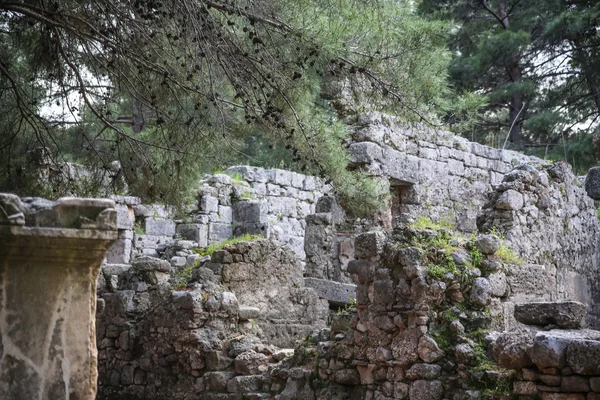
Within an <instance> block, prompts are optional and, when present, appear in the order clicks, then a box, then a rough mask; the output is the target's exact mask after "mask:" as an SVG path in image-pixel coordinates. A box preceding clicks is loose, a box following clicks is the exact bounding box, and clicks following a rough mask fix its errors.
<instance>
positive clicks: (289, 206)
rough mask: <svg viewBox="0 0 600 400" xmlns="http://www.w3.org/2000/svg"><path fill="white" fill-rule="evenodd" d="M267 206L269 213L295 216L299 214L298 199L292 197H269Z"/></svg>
mask: <svg viewBox="0 0 600 400" xmlns="http://www.w3.org/2000/svg"><path fill="white" fill-rule="evenodd" d="M267 206H268V212H269V214H275V215H277V216H284V217H293V218H295V217H296V216H297V215H298V211H297V208H296V199H292V198H290V197H276V198H275V197H268V198H267Z"/></svg>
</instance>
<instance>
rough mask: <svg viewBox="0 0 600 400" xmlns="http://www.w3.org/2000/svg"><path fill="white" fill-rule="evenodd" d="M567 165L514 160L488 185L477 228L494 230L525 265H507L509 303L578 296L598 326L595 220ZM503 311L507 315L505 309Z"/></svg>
mask: <svg viewBox="0 0 600 400" xmlns="http://www.w3.org/2000/svg"><path fill="white" fill-rule="evenodd" d="M583 182H584V180H583V179H580V178H578V177H576V176H574V175H573V173H572V172H571V167H570V165H568V164H566V163H563V162H557V163H554V164H548V165H537V166H536V167H534V166H532V165H527V164H524V165H519V166H517V167H516V168H515V169H513V170H512V171H511V172H509V173H508V174H506V175H505V176H504V178H503V180H502V182H501V183H500V184H498V185H496V186H495V187H494V191H493V192H492V193H491V195H490V201H489V202H488V203H487V204H486V205H485V207H484V209H483V210H482V211H481V212H480V216H479V219H478V224H479V227H480V229H481V230H483V231H487V230H490V229H493V228H495V229H497V230H498V231H499V232H502V233H503V234H504V235H505V236H506V240H507V243H509V244H510V246H511V248H512V249H514V250H515V251H516V253H517V254H519V255H520V256H521V257H522V258H523V259H525V260H526V261H527V262H528V265H525V266H522V267H513V268H511V270H512V271H513V273H512V275H511V277H512V283H513V286H514V288H515V290H514V291H515V295H514V296H513V299H512V300H513V302H514V303H523V302H527V301H535V300H536V299H537V300H538V301H540V300H561V299H562V300H564V299H567V300H579V301H581V302H583V303H585V304H588V305H589V307H590V312H589V318H588V323H589V325H590V326H594V327H598V326H600V277H599V276H598V268H599V267H600V262H599V257H600V247H599V245H600V243H599V242H598V237H599V235H600V221H599V220H598V218H597V216H596V209H595V206H594V201H593V200H592V199H591V198H589V197H588V196H587V194H586V192H585V190H584V189H583ZM507 314H509V315H510V314H512V313H511V312H507Z"/></svg>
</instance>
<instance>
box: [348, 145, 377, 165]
mask: <svg viewBox="0 0 600 400" xmlns="http://www.w3.org/2000/svg"><path fill="white" fill-rule="evenodd" d="M348 155H349V156H350V162H351V163H352V164H354V165H360V164H370V163H372V162H374V161H379V160H381V159H382V158H383V149H382V148H381V147H380V146H378V145H377V144H375V143H372V142H360V143H352V144H351V145H350V146H349V147H348Z"/></svg>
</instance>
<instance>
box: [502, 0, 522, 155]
mask: <svg viewBox="0 0 600 400" xmlns="http://www.w3.org/2000/svg"><path fill="white" fill-rule="evenodd" d="M498 16H499V17H500V19H501V20H502V26H503V27H504V29H508V28H509V26H510V25H509V21H508V15H507V14H506V6H505V4H504V2H500V4H499V6H498ZM519 62H520V56H519V55H516V56H514V57H511V59H509V60H508V61H507V63H506V70H507V72H508V75H509V78H510V80H511V81H512V82H518V81H520V80H521V78H522V74H521V66H520V65H519ZM522 108H523V96H522V95H521V93H514V94H513V95H512V98H511V100H510V109H509V117H508V127H509V129H510V132H509V133H508V135H509V140H510V141H511V142H513V143H515V144H520V143H521V129H522V125H523V122H522V121H523V118H522V114H523V110H522Z"/></svg>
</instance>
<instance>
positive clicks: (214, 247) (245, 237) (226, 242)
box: [199, 233, 264, 257]
mask: <svg viewBox="0 0 600 400" xmlns="http://www.w3.org/2000/svg"><path fill="white" fill-rule="evenodd" d="M256 239H264V237H263V236H261V235H251V234H249V233H247V234H245V235H242V236H238V237H234V238H232V239H227V240H224V241H222V242H219V243H213V244H209V245H208V246H207V247H206V248H205V249H204V250H203V251H202V252H200V253H199V254H200V256H201V257H202V256H212V254H213V253H214V252H215V251H217V250H221V249H222V248H223V247H225V246H229V245H231V244H236V243H240V242H250V241H252V240H256Z"/></svg>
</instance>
